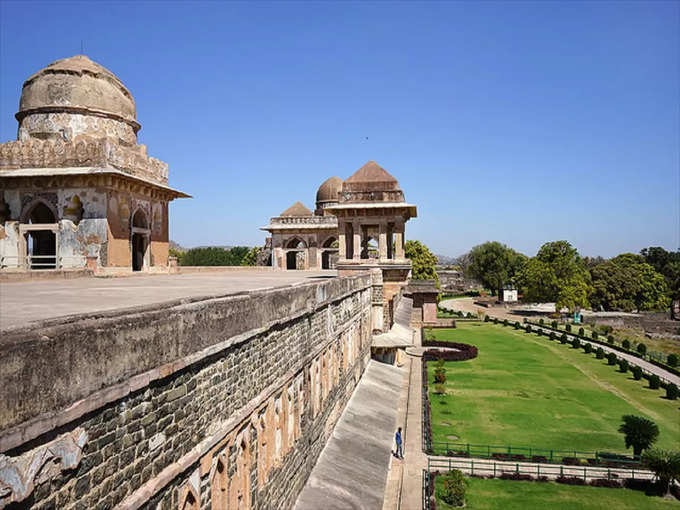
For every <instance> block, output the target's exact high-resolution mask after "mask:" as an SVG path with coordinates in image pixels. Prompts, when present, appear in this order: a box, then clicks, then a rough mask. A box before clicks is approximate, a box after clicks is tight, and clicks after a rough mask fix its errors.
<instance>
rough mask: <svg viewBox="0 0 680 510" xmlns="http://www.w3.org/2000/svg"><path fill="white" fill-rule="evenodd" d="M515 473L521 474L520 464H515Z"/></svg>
mask: <svg viewBox="0 0 680 510" xmlns="http://www.w3.org/2000/svg"><path fill="white" fill-rule="evenodd" d="M515 473H517V474H519V463H516V464H515Z"/></svg>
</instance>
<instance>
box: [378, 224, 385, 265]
mask: <svg viewBox="0 0 680 510" xmlns="http://www.w3.org/2000/svg"><path fill="white" fill-rule="evenodd" d="M378 228H379V229H380V230H379V231H378V232H379V233H378V253H379V258H380V260H385V259H387V225H386V223H385V222H384V221H381V222H380V226H379V227H378Z"/></svg>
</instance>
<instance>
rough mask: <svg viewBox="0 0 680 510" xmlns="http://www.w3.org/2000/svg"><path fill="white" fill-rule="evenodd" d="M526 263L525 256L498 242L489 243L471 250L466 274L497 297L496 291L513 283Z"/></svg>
mask: <svg viewBox="0 0 680 510" xmlns="http://www.w3.org/2000/svg"><path fill="white" fill-rule="evenodd" d="M526 261H527V257H526V256H525V255H522V254H521V253H517V252H516V251H515V250H513V249H512V248H508V247H507V246H506V245H504V244H501V243H499V242H498V241H489V242H486V243H484V244H480V245H478V246H475V247H474V248H472V250H470V254H469V264H468V265H467V268H466V274H467V276H469V277H471V278H474V279H475V280H478V281H479V282H481V283H482V285H484V287H486V288H487V289H490V290H491V293H492V294H493V295H495V294H496V291H498V290H499V289H502V288H503V286H505V285H506V284H508V283H511V282H513V280H514V279H515V277H516V276H517V274H518V273H519V272H520V271H521V270H522V268H523V267H524V265H525V264H526Z"/></svg>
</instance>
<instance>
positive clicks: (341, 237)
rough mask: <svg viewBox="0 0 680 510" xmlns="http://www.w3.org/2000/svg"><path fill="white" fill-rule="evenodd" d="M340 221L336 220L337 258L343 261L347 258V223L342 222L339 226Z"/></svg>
mask: <svg viewBox="0 0 680 510" xmlns="http://www.w3.org/2000/svg"><path fill="white" fill-rule="evenodd" d="M340 219H341V218H338V257H339V258H340V260H344V259H346V258H347V244H346V243H347V233H346V232H345V229H346V228H347V223H346V222H344V221H343V222H342V225H340Z"/></svg>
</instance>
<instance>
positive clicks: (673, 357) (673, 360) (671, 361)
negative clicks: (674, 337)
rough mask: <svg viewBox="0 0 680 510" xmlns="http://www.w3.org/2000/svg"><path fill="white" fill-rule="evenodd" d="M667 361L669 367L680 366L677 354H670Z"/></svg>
mask: <svg viewBox="0 0 680 510" xmlns="http://www.w3.org/2000/svg"><path fill="white" fill-rule="evenodd" d="M666 363H667V364H668V366H669V367H673V368H675V367H677V366H678V355H677V354H669V355H668V357H667V358H666Z"/></svg>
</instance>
